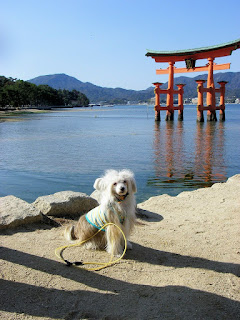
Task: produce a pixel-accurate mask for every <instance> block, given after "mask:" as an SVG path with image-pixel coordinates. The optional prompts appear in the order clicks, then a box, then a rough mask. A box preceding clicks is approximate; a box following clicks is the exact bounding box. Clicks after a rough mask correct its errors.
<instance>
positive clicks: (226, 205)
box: [0, 174, 240, 320]
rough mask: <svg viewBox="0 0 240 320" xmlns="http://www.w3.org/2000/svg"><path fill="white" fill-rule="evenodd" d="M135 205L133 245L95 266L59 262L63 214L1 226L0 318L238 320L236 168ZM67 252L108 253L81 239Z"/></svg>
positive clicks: (102, 256) (82, 255)
mask: <svg viewBox="0 0 240 320" xmlns="http://www.w3.org/2000/svg"><path fill="white" fill-rule="evenodd" d="M138 208H139V210H140V212H139V215H138V219H137V224H136V227H135V230H134V231H133V234H132V235H131V237H130V241H131V242H132V245H133V249H132V250H128V251H127V253H126V255H125V256H124V258H123V259H122V260H121V261H120V262H119V263H117V264H115V265H113V266H111V267H109V268H106V269H103V270H100V271H98V272H90V271H87V270H85V269H84V266H82V267H79V268H69V267H66V266H65V265H64V264H63V263H62V262H61V261H59V260H58V258H57V257H56V256H55V255H54V250H55V249H56V248H58V247H60V246H62V245H65V244H67V243H66V241H65V239H64V237H63V232H64V229H65V227H66V225H67V224H68V223H71V222H70V221H69V220H68V221H67V220H66V221H65V222H64V221H63V220H62V221H61V224H62V225H61V226H58V227H56V226H53V225H47V224H45V225H44V224H37V225H34V224H32V225H28V226H25V227H24V226H23V227H20V226H19V227H18V228H17V229H8V230H5V231H4V230H2V231H1V235H0V240H1V243H2V247H1V248H0V258H1V260H0V265H1V276H2V280H1V290H0V297H1V311H0V315H1V319H3V320H8V319H18V320H25V319H30V318H31V319H36V318H38V317H41V319H43V320H47V319H50V318H54V319H73V318H74V319H100V318H101V319H103V318H109V319H140V318H141V319H143V320H147V319H158V318H159V315H161V318H162V319H165V320H172V319H175V318H176V315H177V317H178V318H181V319H185V320H192V319H218V320H223V319H226V318H227V319H232V320H234V319H237V317H238V315H239V312H240V284H239V276H240V251H239V247H240V236H239V219H240V174H238V175H235V176H233V177H231V178H229V179H228V180H227V182H224V183H216V184H214V185H213V186H212V187H209V188H205V189H198V190H195V191H185V192H182V193H180V194H179V195H178V196H175V197H171V196H168V195H166V194H165V195H164V194H163V195H159V196H156V197H151V198H149V199H148V200H147V201H145V202H142V203H139V204H138ZM64 257H65V259H69V260H70V261H79V260H81V261H97V262H103V261H108V260H109V256H108V254H107V253H105V252H104V251H91V250H86V249H85V248H84V247H75V248H72V249H69V250H67V252H64ZM63 301H64V304H63V303H62V302H63ZM93 304H94V309H93V308H92V305H93ZM123 306H124V307H123Z"/></svg>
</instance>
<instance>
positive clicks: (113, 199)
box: [65, 170, 137, 256]
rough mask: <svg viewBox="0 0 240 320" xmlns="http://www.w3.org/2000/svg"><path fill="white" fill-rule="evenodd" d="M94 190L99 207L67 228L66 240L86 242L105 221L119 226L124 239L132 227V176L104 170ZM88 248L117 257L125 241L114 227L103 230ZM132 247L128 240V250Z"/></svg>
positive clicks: (128, 172) (133, 212) (131, 174)
mask: <svg viewBox="0 0 240 320" xmlns="http://www.w3.org/2000/svg"><path fill="white" fill-rule="evenodd" d="M93 186H94V188H95V189H96V190H98V191H99V192H100V196H101V199H100V205H99V206H98V207H96V208H94V209H93V210H91V211H89V212H88V213H87V214H84V215H83V216H81V217H80V219H79V220H78V222H77V224H76V225H75V226H68V227H67V228H66V230H65V238H66V239H67V240H69V241H71V240H76V239H78V240H80V241H83V240H86V239H88V238H89V237H91V236H92V235H94V234H95V233H96V232H97V230H98V229H100V228H101V227H102V226H103V225H104V224H106V223H108V222H113V223H114V224H116V225H117V226H119V227H120V228H121V229H122V231H123V232H124V235H125V237H126V239H128V238H129V236H130V232H131V230H132V228H133V226H134V224H135V219H136V214H135V213H136V212H135V211H136V201H135V196H134V193H136V192H137V187H136V182H135V179H134V174H133V173H132V172H131V171H130V170H122V171H116V170H107V171H106V173H105V175H104V176H103V177H101V178H98V179H96V181H95V183H94V185H93ZM86 246H87V248H91V249H106V250H107V252H109V253H111V254H112V255H115V256H119V255H121V254H122V252H123V249H124V239H123V236H122V233H121V231H120V230H119V229H118V228H117V227H115V226H114V225H110V226H107V227H106V230H104V231H100V232H99V233H98V234H97V235H96V236H94V237H93V238H92V239H91V240H89V241H88V242H87V243H86ZM131 248H132V245H131V243H130V242H129V241H128V249H131Z"/></svg>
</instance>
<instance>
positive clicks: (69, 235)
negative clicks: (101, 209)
mask: <svg viewBox="0 0 240 320" xmlns="http://www.w3.org/2000/svg"><path fill="white" fill-rule="evenodd" d="M64 237H65V238H66V239H67V241H73V240H77V238H76V236H75V233H74V225H71V226H67V227H66V229H65V231H64Z"/></svg>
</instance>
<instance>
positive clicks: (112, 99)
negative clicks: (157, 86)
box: [28, 74, 154, 103]
mask: <svg viewBox="0 0 240 320" xmlns="http://www.w3.org/2000/svg"><path fill="white" fill-rule="evenodd" d="M28 81H29V82H31V83H34V84H36V85H40V84H47V85H49V86H50V87H52V88H54V89H67V90H73V89H75V90H78V91H80V92H82V93H84V94H85V95H86V96H87V97H88V98H89V100H90V102H91V103H96V102H101V101H104V102H107V103H124V102H125V103H126V102H127V101H147V100H148V99H150V98H152V97H153V96H154V93H153V88H148V89H147V90H141V91H135V90H126V89H122V88H105V87H100V86H96V85H94V84H92V83H90V82H82V81H80V80H78V79H76V78H74V77H70V76H68V75H66V74H53V75H47V76H40V77H37V78H34V79H31V80H28Z"/></svg>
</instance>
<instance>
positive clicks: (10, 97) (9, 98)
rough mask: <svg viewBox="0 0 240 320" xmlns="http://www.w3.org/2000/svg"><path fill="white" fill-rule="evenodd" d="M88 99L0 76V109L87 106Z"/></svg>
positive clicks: (81, 95) (77, 93) (45, 86)
mask: <svg viewBox="0 0 240 320" xmlns="http://www.w3.org/2000/svg"><path fill="white" fill-rule="evenodd" d="M88 104H89V99H88V98H87V97H86V95H84V94H83V93H81V92H79V91H77V90H71V91H69V90H66V89H63V90H62V89H59V90H56V89H54V88H52V87H50V86H48V85H45V84H41V85H38V86H37V85H36V84H33V83H30V82H27V81H23V80H17V79H13V78H6V77H3V76H0V109H2V110H4V109H11V108H13V109H15V108H22V107H29V108H30V107H40V106H44V107H46V106H71V105H74V106H87V105H88Z"/></svg>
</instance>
